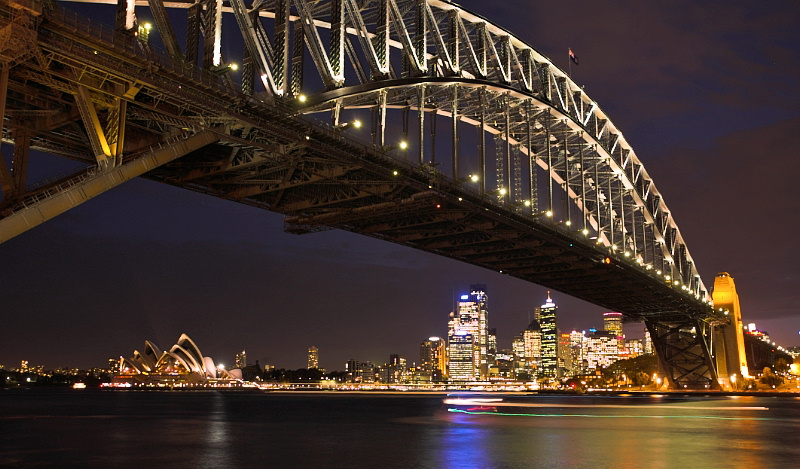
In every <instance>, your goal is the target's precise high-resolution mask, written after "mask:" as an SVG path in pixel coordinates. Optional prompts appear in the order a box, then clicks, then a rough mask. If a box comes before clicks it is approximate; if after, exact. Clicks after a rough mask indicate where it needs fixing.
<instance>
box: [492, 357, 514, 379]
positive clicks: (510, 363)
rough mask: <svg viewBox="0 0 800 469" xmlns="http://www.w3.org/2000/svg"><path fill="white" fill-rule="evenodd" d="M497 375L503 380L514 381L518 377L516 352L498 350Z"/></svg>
mask: <svg viewBox="0 0 800 469" xmlns="http://www.w3.org/2000/svg"><path fill="white" fill-rule="evenodd" d="M495 367H496V369H497V372H496V375H497V377H499V378H501V379H506V380H513V379H516V377H517V375H516V373H515V370H514V352H512V351H511V350H498V351H497V353H496V354H495Z"/></svg>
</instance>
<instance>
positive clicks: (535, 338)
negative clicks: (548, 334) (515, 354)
mask: <svg viewBox="0 0 800 469" xmlns="http://www.w3.org/2000/svg"><path fill="white" fill-rule="evenodd" d="M522 340H523V350H524V353H525V371H527V372H528V373H530V374H531V376H535V373H536V371H537V369H538V368H539V367H540V366H541V358H542V328H541V326H539V321H537V320H536V319H534V320H532V321H531V322H530V324H528V327H527V328H526V329H525V330H524V331H522Z"/></svg>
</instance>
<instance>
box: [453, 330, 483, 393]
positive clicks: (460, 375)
mask: <svg viewBox="0 0 800 469" xmlns="http://www.w3.org/2000/svg"><path fill="white" fill-rule="evenodd" d="M447 342H448V343H447V375H448V377H449V378H450V381H452V382H466V381H475V380H476V379H477V378H478V376H477V374H476V369H477V367H476V366H475V354H474V353H473V351H474V345H475V340H474V336H473V335H472V334H470V333H468V332H466V331H465V330H459V331H456V332H455V333H454V334H453V335H452V336H449V337H448V338H447Z"/></svg>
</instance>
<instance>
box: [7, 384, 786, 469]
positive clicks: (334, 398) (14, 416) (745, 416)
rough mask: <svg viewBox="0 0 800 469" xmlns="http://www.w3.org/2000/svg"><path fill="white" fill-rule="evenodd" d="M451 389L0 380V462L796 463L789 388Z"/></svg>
mask: <svg viewBox="0 0 800 469" xmlns="http://www.w3.org/2000/svg"><path fill="white" fill-rule="evenodd" d="M490 397H493V398H496V397H499V396H490ZM444 399H445V396H444V395H441V394H436V395H419V394H392V395H387V394H345V393H335V392H330V393H277V392H273V393H266V392H194V391H175V392H170V391H161V392H137V391H99V390H92V389H85V390H71V389H69V390H67V389H30V390H24V389H15V390H3V391H0V467H59V468H63V467H97V468H120V467H136V468H149V467H191V468H203V467H207V468H222V467H265V468H306V467H321V468H530V467H542V468H611V467H613V468H692V467H703V468H713V467H720V468H723V467H724V468H727V469H729V468H737V467H747V468H772V467H774V468H790V467H800V398H795V397H750V396H738V397H731V396H711V397H705V396H679V395H661V396H630V395H629V396H625V395H622V396H568V395H555V396H553V395H547V396H529V397H525V398H524V399H520V398H517V397H510V396H503V401H502V403H499V404H497V403H495V404H491V405H489V404H487V405H480V406H475V405H447V404H445V403H444Z"/></svg>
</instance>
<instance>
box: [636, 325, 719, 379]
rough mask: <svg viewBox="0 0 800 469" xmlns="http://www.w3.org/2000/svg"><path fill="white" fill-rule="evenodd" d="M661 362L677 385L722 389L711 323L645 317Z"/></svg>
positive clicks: (664, 370) (662, 367)
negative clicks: (716, 367)
mask: <svg viewBox="0 0 800 469" xmlns="http://www.w3.org/2000/svg"><path fill="white" fill-rule="evenodd" d="M645 325H646V326H647V330H648V331H649V332H650V338H651V339H652V340H653V347H655V350H656V356H657V357H658V365H659V368H660V369H661V371H662V372H663V373H664V374H666V376H667V380H668V381H669V385H670V387H671V388H673V389H709V390H718V389H720V385H719V382H718V381H717V372H716V369H715V368H714V363H713V361H712V359H711V351H710V348H709V346H708V341H709V339H710V331H709V328H708V326H707V325H706V324H705V323H703V322H700V321H698V320H696V319H692V318H689V317H686V318H680V319H670V320H669V321H665V320H658V319H649V320H645Z"/></svg>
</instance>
